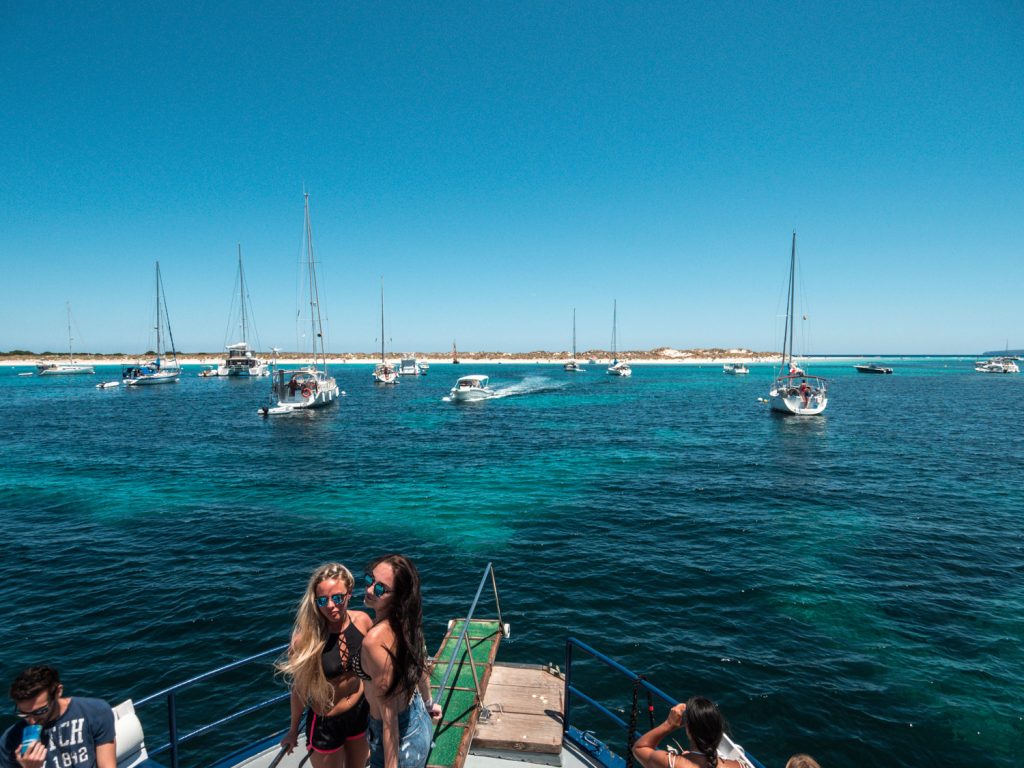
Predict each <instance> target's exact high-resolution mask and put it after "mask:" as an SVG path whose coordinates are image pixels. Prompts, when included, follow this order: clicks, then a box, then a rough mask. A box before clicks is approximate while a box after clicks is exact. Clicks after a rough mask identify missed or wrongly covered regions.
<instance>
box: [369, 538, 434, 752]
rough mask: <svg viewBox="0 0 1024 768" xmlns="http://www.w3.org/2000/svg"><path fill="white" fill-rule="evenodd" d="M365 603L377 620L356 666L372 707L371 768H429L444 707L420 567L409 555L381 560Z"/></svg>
mask: <svg viewBox="0 0 1024 768" xmlns="http://www.w3.org/2000/svg"><path fill="white" fill-rule="evenodd" d="M363 601H364V603H365V605H366V606H367V607H368V608H370V609H371V610H373V612H374V616H375V618H374V623H373V628H372V629H371V630H370V631H369V632H368V633H367V634H366V640H365V641H364V642H363V651H362V654H361V656H360V657H359V662H358V664H357V666H356V669H357V671H358V672H359V675H360V677H362V678H363V680H365V681H366V698H367V699H368V700H369V702H370V726H369V739H370V768H423V766H425V765H426V763H427V755H428V754H429V752H430V743H431V740H432V737H433V726H432V723H431V722H430V721H431V718H435V717H440V716H441V707H440V706H438V705H437V704H434V702H433V700H432V699H431V696H430V680H429V665H428V661H427V647H426V643H425V642H424V640H423V605H422V599H421V596H420V577H419V573H418V572H417V571H416V566H415V565H413V563H412V561H411V560H409V559H408V558H407V557H404V556H403V555H385V556H384V557H380V558H377V559H376V560H374V561H373V562H372V563H370V565H369V567H368V568H367V570H366V594H365V595H364V596H363Z"/></svg>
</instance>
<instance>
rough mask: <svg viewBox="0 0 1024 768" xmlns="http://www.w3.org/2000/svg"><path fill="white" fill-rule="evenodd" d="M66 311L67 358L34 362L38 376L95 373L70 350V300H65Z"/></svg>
mask: <svg viewBox="0 0 1024 768" xmlns="http://www.w3.org/2000/svg"><path fill="white" fill-rule="evenodd" d="M66 306H67V311H68V359H67V362H56V363H54V362H49V361H40V362H38V363H37V364H36V372H37V373H38V374H39V375H40V376H74V375H77V374H83V373H85V374H88V373H96V370H95V369H94V368H93V367H92V366H91V365H85V364H84V363H79V362H77V361H76V360H75V355H74V353H73V352H72V351H71V342H72V341H74V339H72V338H71V302H67V304H66Z"/></svg>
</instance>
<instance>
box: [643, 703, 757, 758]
mask: <svg viewBox="0 0 1024 768" xmlns="http://www.w3.org/2000/svg"><path fill="white" fill-rule="evenodd" d="M680 727H685V728H686V739H687V742H688V748H687V749H685V750H683V751H682V752H676V751H675V750H672V751H668V750H664V749H658V745H659V744H660V743H661V740H662V739H664V738H665V737H666V736H668V735H669V734H670V733H671V732H672V731H675V730H677V729H678V728H680ZM724 733H725V719H724V718H723V717H722V713H721V712H719V711H718V706H717V705H716V704H715V703H714V702H713V701H711V700H710V699H706V698H704V697H703V696H694V697H692V698H691V699H690V700H689V701H688V702H686V703H685V704H676V705H675V706H674V707H672V709H670V710H669V713H668V717H666V718H665V722H664V723H662V724H661V725H658V726H655V727H654V728H652V729H651V730H649V731H648V732H647V733H645V734H644V735H643V736H641V737H640V738H638V739H637V740H636V743H634V744H633V756H634V757H635V758H636V759H637V760H638V761H639V763H640V765H642V766H643V767H644V768H746V766H745V765H744V764H743V763H740V762H739V761H737V760H721V759H719V757H718V745H719V744H720V743H721V741H722V735H723V734H724Z"/></svg>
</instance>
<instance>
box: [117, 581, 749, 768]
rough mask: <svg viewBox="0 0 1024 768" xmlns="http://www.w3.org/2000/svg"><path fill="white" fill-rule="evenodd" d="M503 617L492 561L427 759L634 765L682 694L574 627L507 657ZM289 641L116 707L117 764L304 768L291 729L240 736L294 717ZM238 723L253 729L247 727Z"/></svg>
mask: <svg viewBox="0 0 1024 768" xmlns="http://www.w3.org/2000/svg"><path fill="white" fill-rule="evenodd" d="M491 594H493V603H492V602H491ZM481 598H484V601H483V602H482V601H481ZM459 613H462V612H461V611H459ZM505 619H506V616H505V615H503V614H502V604H501V600H500V598H499V594H498V584H497V579H496V576H495V572H494V567H493V565H492V564H491V563H488V564H487V566H486V567H485V568H484V571H483V575H482V577H481V579H480V582H479V586H478V587H477V591H476V596H475V597H474V598H473V601H472V603H470V605H469V608H468V610H467V611H466V612H465V614H463V615H459V616H457V617H455V618H452V619H451V620H450V621H449V622H448V626H447V630H446V632H445V634H444V638H443V639H442V640H441V644H440V646H439V647H438V649H437V651H436V653H435V654H434V657H433V658H434V659H435V663H434V665H433V669H432V671H431V673H430V688H431V696H432V698H433V700H434V701H435V702H436V703H437V704H439V705H440V706H441V710H442V714H441V717H440V719H439V720H437V721H436V722H434V723H433V724H432V727H433V729H434V730H433V739H432V744H431V750H430V754H429V755H428V757H427V761H426V763H427V768H551V766H557V767H558V768H623V766H627V765H630V764H633V760H632V756H631V755H630V754H629V753H630V747H631V745H632V744H633V743H634V741H635V740H636V738H637V737H638V736H639V735H640V734H641V733H643V732H644V731H646V730H647V729H648V728H652V727H654V723H655V716H656V713H657V717H658V718H659V719H660V718H662V717H664V716H665V713H666V712H667V710H668V708H669V707H671V706H672V705H674V704H675V703H676V702H677V701H680V700H681V699H682V698H685V697H680V696H678V695H669V694H668V693H666V692H664V691H663V690H662V689H660V688H659V687H657V686H656V685H655V684H654V683H653V682H652V681H651V680H649V679H648V678H647V677H646V676H645V675H643V674H641V673H638V672H634V671H633V670H631V669H629V668H627V667H625V666H623V665H622V664H621V663H620V662H618V661H616V660H615V659H613V658H611V657H610V656H607V655H605V654H604V653H602V652H601V651H599V650H598V649H596V648H594V647H593V646H591V645H589V644H588V643H586V642H584V641H582V640H580V639H577V638H576V637H572V636H568V637H566V638H565V641H564V645H563V646H562V654H563V655H562V656H561V658H559V659H557V660H551V659H536V660H535V662H534V663H528V664H522V663H517V664H511V663H505V662H501V661H499V660H498V651H499V649H500V648H501V646H502V641H504V640H507V639H509V638H510V637H511V634H512V627H511V625H510V624H508V623H507V622H506V621H505ZM286 650H287V646H286V645H282V646H277V647H274V648H270V649H268V650H265V651H262V652H260V653H257V654H254V655H252V656H249V657H248V658H245V659H241V660H238V661H235V662H232V663H230V664H226V665H224V666H221V667H218V668H216V669H212V670H210V671H208V672H204V673H203V674H200V675H198V676H194V677H192V678H190V679H189V680H186V681H185V682H182V683H178V684H176V685H172V686H170V687H169V688H166V689H164V690H162V691H158V692H156V693H153V694H151V695H148V696H144V697H142V698H139V699H137V700H134V701H133V700H132V699H128V700H126V701H124V702H122V703H121V704H119V705H118V706H116V707H114V716H115V718H116V719H115V733H116V738H115V754H116V756H117V768H164V767H165V766H166V767H169V768H179V766H184V765H199V764H203V765H209V766H212V767H213V768H300V766H303V765H305V764H306V763H307V762H308V760H309V756H310V754H311V752H310V751H308V750H309V748H308V747H307V745H306V744H305V743H304V742H303V741H300V743H299V744H298V746H297V748H296V749H294V750H293V751H292V752H291V753H290V754H289V753H288V752H287V748H285V747H282V746H281V738H282V736H284V735H285V733H286V731H285V730H279V731H278V732H276V733H270V732H268V731H269V730H270V729H269V728H267V729H265V730H263V731H262V733H263V734H264V735H263V736H261V737H258V738H257V739H256V740H255V741H253V742H251V743H248V744H246V743H245V741H244V740H243V741H238V740H237V739H238V734H239V733H242V732H243V731H244V732H246V733H251V732H252V731H253V730H255V729H254V728H253V727H252V723H253V722H254V721H255V722H256V723H259V722H261V721H262V722H268V721H269V720H270V719H271V718H274V719H276V720H277V721H278V722H280V723H285V722H287V721H288V701H289V699H290V693H289V692H288V691H286V690H285V691H282V690H281V688H280V683H279V681H278V680H277V679H276V678H275V676H274V675H272V674H271V673H270V672H268V669H269V667H270V663H271V662H273V661H274V660H275V659H277V658H279V657H280V656H281V654H282V653H284V652H285V651H286ZM653 653H655V651H654V650H653V649H652V654H653ZM552 661H557V662H558V663H557V664H555V663H552ZM657 661H658V659H656V658H652V659H651V663H655V662H657ZM538 662H539V663H538ZM224 676H227V677H226V678H225V677H224ZM225 679H227V680H232V681H237V680H245V681H246V684H245V690H246V692H251V694H250V696H248V697H247V699H246V700H245V701H242V702H237V703H235V705H234V706H233V707H229V708H228V709H225V708H224V706H223V699H224V697H223V690H224V685H225V684H226V683H225ZM630 692H632V696H630ZM677 693H678V692H677ZM630 698H632V704H630V703H629V701H630ZM197 702H203V703H202V704H197ZM624 705H625V707H624ZM197 709H198V710H199V711H198V712H197V711H196V710H197ZM204 711H205V715H204ZM143 723H146V729H147V730H149V729H151V730H152V732H159V731H160V724H161V723H163V724H164V725H165V727H166V731H167V734H168V735H167V741H166V742H163V743H162V738H161V739H157V738H152V739H150V738H146V736H145V735H144V728H143ZM186 723H187V724H188V725H187V727H186V725H185V724H186ZM203 723H208V724H203ZM239 723H245V724H246V727H247V730H246V729H241V730H240V729H239V726H238V724H239ZM168 724H169V725H168ZM233 724H234V725H233ZM257 732H259V730H257ZM232 736H234V737H235V738H236V741H234V742H232V740H231V739H232ZM684 738H685V737H684ZM211 750H212V751H211ZM218 750H222V752H221V753H220V754H218ZM229 750H233V751H231V752H229V753H228V754H224V752H227V751H229ZM718 757H719V759H726V760H736V761H738V762H739V763H740V764H741V765H743V766H745V768H764V766H763V765H762V764H761V763H760V762H759V761H758V760H757V759H755V758H754V757H753V756H752V755H749V754H747V753H746V751H745V750H744V749H743V747H742V746H740V745H739V744H737V743H736V742H735V741H733V740H732V738H730V737H729V736H723V738H722V741H721V743H720V744H719V746H718ZM627 761H628V762H627Z"/></svg>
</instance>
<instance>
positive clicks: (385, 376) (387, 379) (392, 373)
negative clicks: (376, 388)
mask: <svg viewBox="0 0 1024 768" xmlns="http://www.w3.org/2000/svg"><path fill="white" fill-rule="evenodd" d="M373 380H374V381H375V382H377V383H378V384H397V383H398V367H397V366H394V365H391V364H390V363H389V362H388V361H387V360H385V359H384V278H383V277H382V278H381V279H380V362H379V363H377V365H376V367H375V368H374V369H373Z"/></svg>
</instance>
